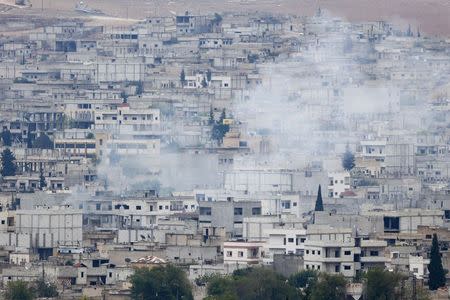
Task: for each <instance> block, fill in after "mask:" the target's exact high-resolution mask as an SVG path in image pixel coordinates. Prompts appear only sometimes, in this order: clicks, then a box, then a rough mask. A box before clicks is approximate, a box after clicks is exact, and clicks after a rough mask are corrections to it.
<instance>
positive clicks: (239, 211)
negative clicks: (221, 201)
mask: <svg viewBox="0 0 450 300" xmlns="http://www.w3.org/2000/svg"><path fill="white" fill-rule="evenodd" d="M234 215H235V216H242V207H235V208H234Z"/></svg>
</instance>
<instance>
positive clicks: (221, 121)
mask: <svg viewBox="0 0 450 300" xmlns="http://www.w3.org/2000/svg"><path fill="white" fill-rule="evenodd" d="M226 118H227V113H226V111H225V108H224V109H222V113H221V114H220V119H219V123H220V124H223V120H225V119H226Z"/></svg>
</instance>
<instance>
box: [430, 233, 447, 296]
mask: <svg viewBox="0 0 450 300" xmlns="http://www.w3.org/2000/svg"><path fill="white" fill-rule="evenodd" d="M428 272H429V273H430V274H429V276H428V287H429V288H430V290H432V291H434V290H437V289H438V288H440V287H443V286H445V270H444V268H443V267H442V258H441V252H440V251H439V242H438V238H437V235H436V233H435V234H433V242H432V244H431V251H430V264H429V265H428Z"/></svg>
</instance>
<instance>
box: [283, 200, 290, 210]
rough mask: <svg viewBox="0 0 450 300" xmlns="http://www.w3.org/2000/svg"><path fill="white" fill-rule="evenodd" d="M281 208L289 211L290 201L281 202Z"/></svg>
mask: <svg viewBox="0 0 450 300" xmlns="http://www.w3.org/2000/svg"><path fill="white" fill-rule="evenodd" d="M281 207H283V208H285V209H290V208H291V201H281Z"/></svg>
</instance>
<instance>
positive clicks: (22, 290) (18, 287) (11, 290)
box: [5, 280, 34, 300]
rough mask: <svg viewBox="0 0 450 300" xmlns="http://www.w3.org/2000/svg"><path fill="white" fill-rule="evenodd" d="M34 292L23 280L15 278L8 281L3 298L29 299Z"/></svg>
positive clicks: (13, 299) (10, 299)
mask: <svg viewBox="0 0 450 300" xmlns="http://www.w3.org/2000/svg"><path fill="white" fill-rule="evenodd" d="M33 298H34V293H33V290H32V289H31V287H29V286H28V284H27V283H26V282H25V281H22V280H16V281H10V282H8V285H7V287H6V292H5V300H31V299H33Z"/></svg>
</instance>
